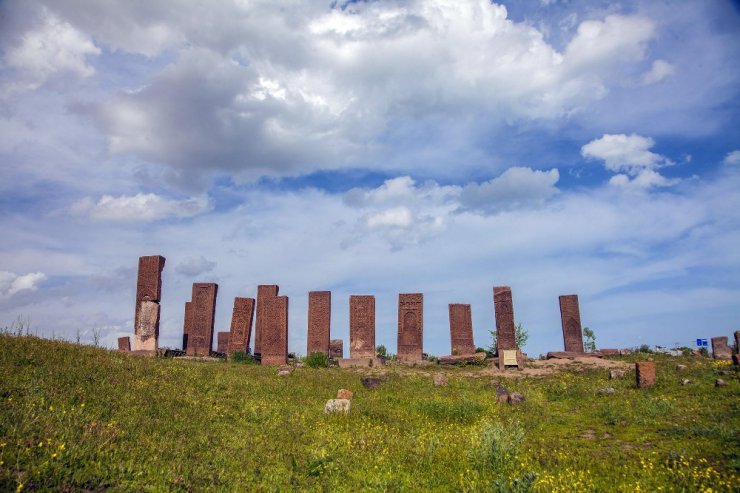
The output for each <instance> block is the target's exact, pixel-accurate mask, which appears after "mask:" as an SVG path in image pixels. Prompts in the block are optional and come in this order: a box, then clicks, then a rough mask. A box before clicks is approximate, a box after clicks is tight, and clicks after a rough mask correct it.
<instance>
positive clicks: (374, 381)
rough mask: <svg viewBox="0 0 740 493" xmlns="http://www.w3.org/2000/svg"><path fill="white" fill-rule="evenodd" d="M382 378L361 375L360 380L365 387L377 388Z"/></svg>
mask: <svg viewBox="0 0 740 493" xmlns="http://www.w3.org/2000/svg"><path fill="white" fill-rule="evenodd" d="M382 381H383V380H382V379H380V378H378V377H361V378H360V382H362V385H363V386H364V387H365V388H366V389H377V388H378V387H379V386H380V384H381V382H382Z"/></svg>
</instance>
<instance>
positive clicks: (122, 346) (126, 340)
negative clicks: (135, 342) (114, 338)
mask: <svg viewBox="0 0 740 493" xmlns="http://www.w3.org/2000/svg"><path fill="white" fill-rule="evenodd" d="M118 350H119V351H122V352H129V351H131V338H130V337H128V336H126V337H119V338H118Z"/></svg>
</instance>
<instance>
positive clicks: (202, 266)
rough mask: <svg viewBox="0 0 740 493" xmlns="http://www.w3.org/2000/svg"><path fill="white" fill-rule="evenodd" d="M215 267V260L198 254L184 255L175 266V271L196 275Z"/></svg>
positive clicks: (185, 274) (189, 275)
mask: <svg viewBox="0 0 740 493" xmlns="http://www.w3.org/2000/svg"><path fill="white" fill-rule="evenodd" d="M215 267H216V262H212V261H210V260H208V259H207V258H205V257H204V256H202V255H199V256H197V257H185V258H184V259H182V260H181V261H180V263H178V264H177V266H175V271H176V272H177V273H178V274H182V275H183V276H187V277H196V276H199V275H201V274H204V273H206V272H211V271H212V270H213V269H214V268H215Z"/></svg>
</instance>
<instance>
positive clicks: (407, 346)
mask: <svg viewBox="0 0 740 493" xmlns="http://www.w3.org/2000/svg"><path fill="white" fill-rule="evenodd" d="M423 345H424V295H423V294H421V293H406V294H399V295H398V360H399V361H403V362H412V361H421V360H422V359H423V357H422V353H423Z"/></svg>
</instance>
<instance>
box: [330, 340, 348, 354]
mask: <svg viewBox="0 0 740 493" xmlns="http://www.w3.org/2000/svg"><path fill="white" fill-rule="evenodd" d="M329 357H330V358H338V359H341V358H344V341H343V340H342V339H332V340H331V341H329Z"/></svg>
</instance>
